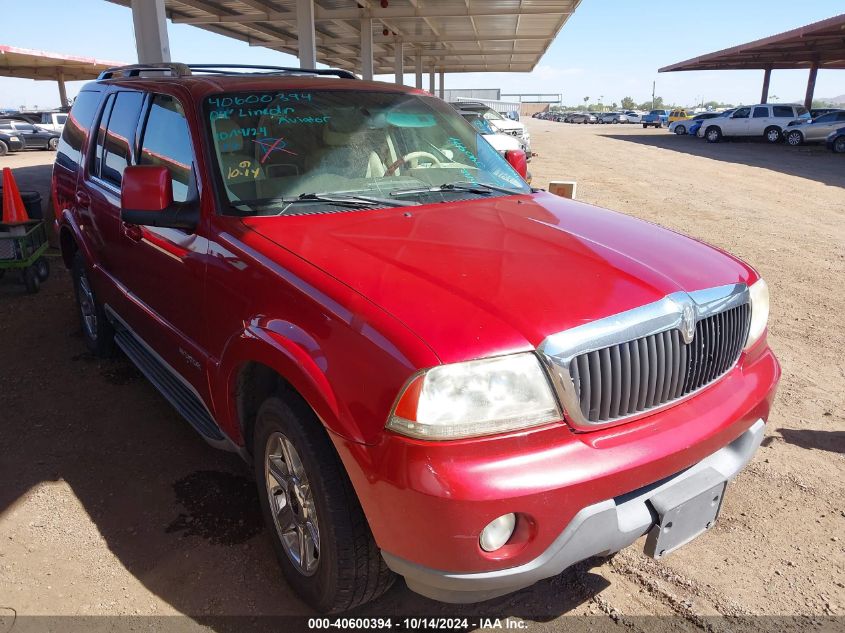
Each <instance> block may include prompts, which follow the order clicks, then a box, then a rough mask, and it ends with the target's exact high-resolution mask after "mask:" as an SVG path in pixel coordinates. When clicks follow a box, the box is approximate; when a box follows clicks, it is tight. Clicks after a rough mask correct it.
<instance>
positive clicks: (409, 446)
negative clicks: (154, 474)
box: [53, 64, 780, 611]
mask: <svg viewBox="0 0 845 633" xmlns="http://www.w3.org/2000/svg"><path fill="white" fill-rule="evenodd" d="M246 70H247V71H248V72H245V73H241V72H236V71H235V70H233V69H230V68H225V67H215V68H209V67H202V68H200V67H192V68H189V67H186V66H183V65H179V64H171V65H166V66H160V67H138V66H135V67H127V68H119V69H114V70H112V71H108V72H106V73H104V74H103V75H102V76H101V77H100V79H99V80H98V81H96V82H93V83H90V84H88V85H87V86H85V87H84V88H83V89H82V92H81V93H80V95H79V97H78V99H77V100H76V102H75V104H74V107H73V110H72V111H71V113H70V117H69V119H68V122H67V125H66V126H65V129H64V134H63V137H62V140H61V145H60V147H59V150H58V157H57V159H56V165H55V168H54V171H53V195H54V203H55V208H56V209H57V230H58V232H59V235H60V237H61V246H62V254H63V257H64V261H65V263H66V264H67V266H68V267H69V268H70V269H71V270H72V272H73V279H74V283H75V290H76V296H77V299H78V308H79V314H80V317H81V323H82V330H83V333H84V338H85V342H86V344H87V345H88V347H89V348H90V349H91V350H92V352H94V353H96V354H108V353H109V352H110V351H111V350H112V347H113V345H117V346H118V347H120V348H121V349H122V350H123V351H124V352H125V354H126V355H127V356H128V357H129V358H130V359H131V360H132V361H133V362H135V363H136V364H137V365H138V367H139V368H140V369H141V371H142V372H143V373H144V374H145V375H146V376H147V377H148V378H149V380H150V381H151V382H152V383H153V384H154V385H155V386H156V387H157V388H158V389H159V390H161V392H162V393H163V394H164V395H165V397H167V398H168V400H169V401H170V402H171V403H172V404H173V406H174V407H175V408H176V409H177V410H178V411H179V412H180V413H181V414H182V415H183V416H184V417H185V418H186V419H187V420H188V422H190V423H191V424H192V425H193V426H194V427H195V428H196V430H197V431H198V432H199V433H200V435H202V436H203V437H204V438H205V439H206V440H207V441H208V442H209V443H211V444H213V445H214V446H218V447H221V448H226V449H229V450H233V451H236V452H238V453H239V454H241V455H242V456H243V458H244V459H246V460H249V461H250V462H251V463H252V464H254V470H255V478H256V480H257V485H258V488H259V491H260V497H261V505H262V509H263V512H264V516H265V518H266V521H267V525H268V526H269V528H270V531H271V533H272V538H273V542H274V545H275V549H276V552H277V554H278V558H279V561H280V563H281V566H282V569H283V570H284V574H285V576H286V577H287V579H288V581H289V582H290V584H291V585H292V586H293V587H294V588H295V589H296V591H298V592H299V594H300V595H301V596H303V598H304V599H305V600H306V601H307V602H308V603H309V604H311V605H312V606H313V607H314V608H316V609H318V610H321V611H339V610H344V609H348V608H351V607H354V606H356V605H359V604H362V603H363V602H366V601H368V600H371V599H373V598H375V597H377V596H378V595H380V594H381V593H382V592H384V591H385V590H386V589H387V588H388V587H389V586H390V584H391V582H392V580H393V578H394V577H395V574H399V575H401V576H404V578H405V581H406V582H407V584H408V586H409V587H410V588H411V589H413V590H414V591H417V592H419V593H421V594H423V595H426V596H430V597H432V598H436V599H438V600H443V601H448V602H473V601H480V600H486V599H489V598H493V597H496V596H499V595H502V594H505V593H508V592H512V591H514V590H517V589H519V588H522V587H526V586H528V585H530V584H532V583H534V582H536V581H537V580H540V579H542V578H546V577H549V576H553V575H555V574H558V573H560V572H561V571H562V570H564V569H565V568H566V567H568V566H569V565H572V564H573V563H575V562H577V561H580V560H583V559H585V558H588V557H590V556H594V555H604V554H609V553H612V552H615V551H617V550H619V549H621V548H623V547H625V546H627V545H629V544H631V543H632V542H633V541H634V540H636V539H637V538H638V537H640V536H642V535H645V534H647V535H648V538H647V540H646V550H647V552H648V553H650V554H651V555H653V556H654V557H661V556H664V555H666V554H668V553H669V552H671V551H672V550H674V549H675V548H677V547H680V546H681V545H683V544H685V543H686V542H688V541H689V540H691V539H692V538H694V537H695V536H697V535H698V534H700V533H702V532H703V531H705V530H707V529H708V528H709V527H710V526H711V525H712V524H713V521H714V520H715V519H716V517H717V515H718V512H719V508H720V506H721V503H722V497H723V494H724V492H725V487H726V484H727V482H728V481H729V480H731V479H732V478H733V477H734V476H735V475H736V474H737V473H738V472H739V470H740V469H741V468H742V467H743V466H744V465H745V464H746V463H747V462H748V460H749V459H750V458H751V457H752V455H753V454H754V452H755V450H756V449H757V447H758V446H759V444H760V441H761V439H762V436H763V426H764V421H765V420H766V418H767V417H768V414H769V408H770V405H771V402H772V399H773V397H774V392H775V387H776V385H777V382H778V378H779V376H780V368H779V366H778V363H777V361H776V359H775V357H774V355H773V354H772V351H771V350H770V349H769V347H768V345H767V342H766V321H767V317H768V310H769V305H768V304H769V298H768V290H767V287H766V284H765V282H764V281H763V280H762V279H761V278H760V277H759V275H758V274H757V273H756V272H755V271H754V270H753V269H752V268H751V267H750V266H748V265H746V264H744V263H742V262H741V261H739V260H737V259H735V258H734V257H731V256H730V255H728V254H726V253H724V252H722V251H719V250H717V249H715V248H712V247H710V246H707V245H705V244H702V243H700V242H697V241H695V240H693V239H690V238H688V237H684V236H682V235H679V234H677V233H674V232H672V231H668V230H666V229H663V228H660V227H658V226H655V225H653V224H649V223H647V222H643V221H640V220H637V219H634V218H631V217H628V216H625V215H621V214H618V213H614V212H612V211H608V210H605V209H600V208H596V207H593V206H589V205H586V204H582V203H578V202H573V201H570V200H565V199H562V198H559V197H556V196H553V195H550V194H548V193H546V192H544V191H540V190H536V189H531V188H529V186H528V185H527V184H526V183H525V182H524V180H523V179H522V178H521V177H520V173H523V174H524V169H525V160H524V159H525V157H524V155H523V154H522V153H521V152H518V151H516V152H512V153H510V154H508V155H507V156H505V157H503V156H502V155H500V154H499V153H498V152H496V150H495V149H493V148H492V147H491V146H490V145H489V144H488V143H487V142H486V141H485V140H484V139H483V137H482V136H481V135H480V134H479V133H478V132H477V131H476V130H475V129H474V128H473V127H472V126H471V125H469V124H468V123H466V122H465V121H464V120H463V119H462V118H461V117H460V115H459V114H458V113H457V112H455V111H454V110H453V109H452V108H450V107H449V106H448V105H447V104H446V103H444V102H442V101H440V100H438V99H436V98H434V97H432V96H431V95H429V94H427V93H425V92H422V91H420V90H414V89H410V88H405V87H402V86H395V85H391V84H384V83H372V82H364V81H360V80H357V79H356V78H354V76H352V75H350V74H349V73H346V72H344V71H333V70H326V71H304V70H289V69H274V68H261V69H256V68H247V69H246Z"/></svg>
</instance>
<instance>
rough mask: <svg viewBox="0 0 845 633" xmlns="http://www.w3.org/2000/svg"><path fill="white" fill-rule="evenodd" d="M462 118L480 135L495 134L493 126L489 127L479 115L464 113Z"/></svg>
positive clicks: (485, 120)
mask: <svg viewBox="0 0 845 633" xmlns="http://www.w3.org/2000/svg"><path fill="white" fill-rule="evenodd" d="M462 116H463V117H464V118H465V119H466V120H467V121H469V123H470V125H472V127H474V128H475V129H476V130H478V131H479V132H481V133H482V134H496V130H494V129H493V126H491V125H490V124H489V123H488V122H487V119H485V118H484V117H482V116H481V115H480V114H476V113H475V112H465V113H464V114H463V115H462Z"/></svg>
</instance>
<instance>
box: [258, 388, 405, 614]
mask: <svg viewBox="0 0 845 633" xmlns="http://www.w3.org/2000/svg"><path fill="white" fill-rule="evenodd" d="M253 437H254V443H253V457H254V464H255V478H256V481H257V483H258V493H259V498H260V499H261V511H262V514H263V515H264V521H265V523H266V524H267V526H268V527H269V529H270V531H271V538H272V539H273V547H274V549H275V551H276V557H277V558H278V560H279V563H280V565H281V567H282V573H283V574H284V576H285V578H286V580H287V581H288V583H289V584H290V586H291V587H292V588H293V589H294V591H296V593H297V594H299V596H300V597H301V598H302V599H303V600H304V601H305V602H306V603H308V604H309V605H310V606H311V607H312V608H314V609H316V610H317V611H319V612H321V613H337V612H340V611H346V610H348V609H351V608H353V607H356V606H359V605H361V604H364V603H365V602H369V601H370V600H373V599H375V598H377V597H378V596H380V595H381V594H382V593H384V592H385V591H387V589H388V588H389V587H390V585H391V584H392V583H393V580H394V575H393V573H392V572H391V571H390V570H389V569H388V568H387V565H385V563H384V560H383V559H382V557H381V554H380V552H379V549H378V546H377V545H376V544H375V541H374V540H373V536H372V534H371V533H370V528H369V525H368V524H367V519H366V517H365V516H364V511H363V510H362V509H361V505H360V504H359V503H358V499H357V497H356V496H355V492H354V490H353V489H352V484H351V483H350V481H349V478H348V477H347V476H346V472H345V471H344V470H343V466H342V464H341V462H340V459H339V458H338V456H337V453H336V452H335V450H334V447H333V446H332V445H331V442H330V441H329V438H328V437H327V436H326V432H325V431H324V430H323V428H322V426H321V424H320V422H319V420H318V419H317V418H316V416H314V414H313V413H312V412H311V411H310V410H309V409H308V408H307V406H306V405H304V404H300V403H299V402H298V401H295V400H294V401H293V405H291V404H289V402H288V400H283V399H282V398H280V397H270V398H268V399H267V400H265V401H264V403H263V404H262V405H261V407H260V408H259V410H258V415H257V417H256V422H255V432H254V434H253Z"/></svg>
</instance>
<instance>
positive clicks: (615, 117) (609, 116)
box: [598, 112, 628, 124]
mask: <svg viewBox="0 0 845 633" xmlns="http://www.w3.org/2000/svg"><path fill="white" fill-rule="evenodd" d="M598 122H599V123H604V124H610V123H627V122H628V116H627V115H625V114H622V113H621V112H605V113H604V114H602V115H601V116H600V117H599V119H598Z"/></svg>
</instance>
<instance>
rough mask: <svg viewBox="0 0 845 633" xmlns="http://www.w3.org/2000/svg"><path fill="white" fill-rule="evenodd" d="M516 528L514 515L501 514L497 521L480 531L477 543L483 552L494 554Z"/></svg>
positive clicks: (491, 522) (494, 520)
mask: <svg viewBox="0 0 845 633" xmlns="http://www.w3.org/2000/svg"><path fill="white" fill-rule="evenodd" d="M514 527H516V515H515V514H514V513H512V512H511V513H510V514H503V515H502V516H500V517H499V518H498V519H493V520H492V521H490V523H488V524H487V527H485V528H484V529H483V530H481V536H479V537H478V543H479V545H481V549H483V550H484V551H485V552H495V551H496V550H497V549H499V548H500V547H502V545H504V544H505V543H507V542H508V539H509V538H510V537H511V534H513V529H514Z"/></svg>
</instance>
